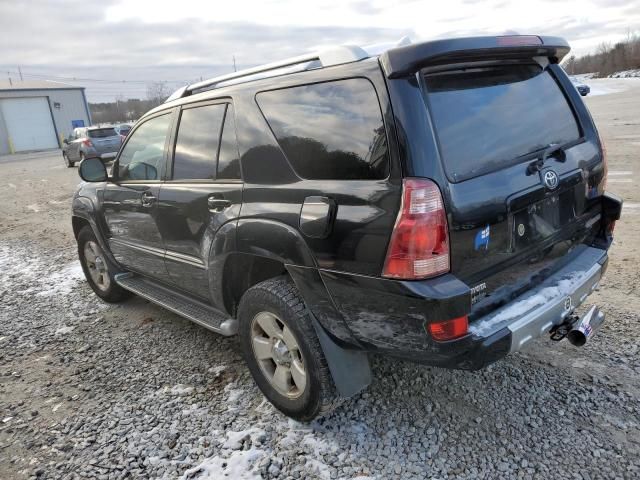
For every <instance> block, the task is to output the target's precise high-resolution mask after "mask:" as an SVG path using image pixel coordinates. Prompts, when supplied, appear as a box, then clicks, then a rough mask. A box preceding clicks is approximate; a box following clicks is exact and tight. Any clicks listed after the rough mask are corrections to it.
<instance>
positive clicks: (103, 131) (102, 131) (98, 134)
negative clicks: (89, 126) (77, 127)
mask: <svg viewBox="0 0 640 480" xmlns="http://www.w3.org/2000/svg"><path fill="white" fill-rule="evenodd" d="M115 135H117V133H116V131H115V130H114V129H113V128H96V129H94V130H89V137H91V138H105V137H113V136H115Z"/></svg>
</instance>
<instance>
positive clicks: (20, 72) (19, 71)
mask: <svg viewBox="0 0 640 480" xmlns="http://www.w3.org/2000/svg"><path fill="white" fill-rule="evenodd" d="M18 73H19V74H20V81H21V82H24V80H23V78H22V70H20V65H18Z"/></svg>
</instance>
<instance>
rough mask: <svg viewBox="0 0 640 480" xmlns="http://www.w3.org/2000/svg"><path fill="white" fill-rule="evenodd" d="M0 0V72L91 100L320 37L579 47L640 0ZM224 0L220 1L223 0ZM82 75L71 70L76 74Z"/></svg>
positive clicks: (277, 53) (602, 34)
mask: <svg viewBox="0 0 640 480" xmlns="http://www.w3.org/2000/svg"><path fill="white" fill-rule="evenodd" d="M164 3H165V2H161V1H159V0H149V1H146V0H144V1H142V0H140V1H131V0H130V1H122V0H60V1H54V0H0V74H1V76H2V77H3V78H6V77H7V76H11V78H12V79H14V80H16V79H18V78H19V76H18V73H17V72H18V66H20V68H21V70H22V73H23V76H24V78H25V80H26V79H40V78H45V77H46V78H49V79H58V80H60V81H66V82H67V83H72V84H78V85H82V86H85V87H86V88H87V96H88V98H89V101H90V102H91V101H109V100H113V99H114V98H115V97H116V96H118V95H122V96H124V97H125V98H144V97H145V96H146V83H147V82H151V81H156V80H162V81H167V82H169V83H170V87H171V88H174V87H178V86H180V85H182V84H184V83H188V82H189V81H194V80H198V79H199V78H200V77H204V78H207V77H210V76H214V75H217V74H221V73H227V72H230V71H232V69H233V67H232V59H233V56H234V55H235V57H236V62H237V64H238V67H240V68H242V67H245V66H253V65H256V64H260V63H265V62H269V61H274V60H278V59H280V58H285V57H288V56H292V55H297V54H300V53H304V52H306V51H309V50H311V49H314V48H317V47H319V46H325V45H335V44H356V45H366V44H371V43H379V42H385V41H394V40H398V39H400V38H401V37H403V36H405V35H408V36H409V37H410V38H411V40H412V41H414V42H416V41H421V40H428V39H433V38H442V37H449V36H466V35H483V34H496V33H498V34H499V33H505V32H518V33H522V34H529V33H531V34H547V35H559V36H563V37H565V38H567V40H569V43H570V44H571V46H572V47H573V53H574V54H577V55H582V54H585V53H589V52H590V51H593V50H595V48H596V46H597V45H598V44H599V43H601V42H604V41H608V42H615V41H616V40H619V39H621V38H623V37H624V36H625V35H626V33H627V32H628V31H636V32H638V33H640V0H579V1H573V0H565V1H535V0H529V1H502V0H446V1H437V2H436V1H426V0H421V1H412V0H391V1H377V0H374V1H362V0H354V1H349V0H320V1H315V2H304V1H293V0H285V1H273V0H254V1H247V0H231V1H215V0H179V1H175V0H173V1H171V2H166V5H164ZM216 5H218V6H216ZM74 78H75V79H76V80H75V81H73V80H72V79H74Z"/></svg>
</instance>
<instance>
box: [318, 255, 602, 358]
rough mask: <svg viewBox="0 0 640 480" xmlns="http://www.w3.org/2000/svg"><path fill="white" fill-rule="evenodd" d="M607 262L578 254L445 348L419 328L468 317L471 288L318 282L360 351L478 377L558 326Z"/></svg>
mask: <svg viewBox="0 0 640 480" xmlns="http://www.w3.org/2000/svg"><path fill="white" fill-rule="evenodd" d="M607 259H608V256H607V251H606V250H603V249H600V248H594V247H588V246H584V245H583V246H580V247H578V248H576V250H575V251H574V252H573V253H572V254H571V255H570V259H568V261H567V262H566V263H565V264H564V265H563V267H562V268H560V269H559V270H557V271H556V272H555V273H554V274H552V275H550V276H549V277H547V279H546V280H545V281H543V282H542V283H540V284H538V285H537V286H536V287H534V288H532V289H530V290H528V291H526V292H525V293H524V294H522V295H521V296H519V297H517V298H515V299H513V300H512V301H511V302H509V303H508V304H507V305H504V306H503V307H501V308H498V309H496V310H494V311H493V312H491V313H490V314H488V315H485V316H484V317H481V318H478V319H477V320H475V321H474V322H473V323H472V324H471V325H470V327H469V334H468V335H466V336H465V337H463V338H460V339H456V340H451V341H448V342H436V341H434V340H432V339H431V338H430V337H429V336H428V335H427V333H426V329H425V327H426V324H427V323H429V322H431V321H434V320H442V319H448V318H455V317H456V316H459V315H464V314H468V313H469V310H470V305H471V297H470V292H469V288H468V287H467V286H466V285H465V284H463V283H462V282H460V281H458V280H455V279H454V277H452V276H450V275H445V276H444V277H440V279H441V280H443V281H441V282H439V283H438V284H436V285H433V280H430V281H425V282H399V281H392V280H385V279H372V278H369V277H366V278H362V277H354V276H348V278H347V277H345V276H343V275H337V274H335V273H329V272H321V275H322V277H323V280H324V282H325V285H326V286H327V288H328V289H329V292H330V294H331V296H332V298H333V301H334V302H335V304H336V306H337V308H338V310H339V311H341V312H342V314H343V317H344V318H345V321H346V324H347V326H348V328H349V329H350V330H351V333H352V335H353V336H354V337H355V338H356V339H357V340H358V342H359V343H361V344H362V345H363V347H364V348H365V349H367V350H369V351H374V352H378V353H382V354H385V355H389V356H393V357H397V358H402V359H406V360H410V361H413V362H417V363H424V364H428V365H435V366H440V367H445V368H458V369H464V370H477V369H480V368H483V367H485V366H486V365H488V364H490V363H493V362H495V361H497V360H499V359H501V358H503V357H505V356H506V355H508V354H509V353H511V352H514V351H517V350H519V349H521V348H523V347H524V346H525V345H527V344H528V343H529V342H531V341H532V340H534V339H535V338H538V337H540V336H541V335H543V334H545V333H546V332H548V331H549V330H550V329H551V328H552V327H553V326H554V325H559V324H561V323H563V321H564V320H565V319H566V317H568V316H569V315H571V314H572V313H573V311H574V310H575V308H577V307H578V306H579V305H581V304H582V303H583V302H584V301H585V299H586V298H587V297H588V296H589V294H591V293H592V292H593V291H594V290H595V289H596V288H597V286H598V283H599V281H600V278H601V277H602V275H603V273H604V271H605V269H606V265H607ZM447 277H450V278H447ZM427 287H428V288H427ZM351 305H353V306H354V309H351V308H350V306H351ZM356 308H357V309H358V311H355V309H356Z"/></svg>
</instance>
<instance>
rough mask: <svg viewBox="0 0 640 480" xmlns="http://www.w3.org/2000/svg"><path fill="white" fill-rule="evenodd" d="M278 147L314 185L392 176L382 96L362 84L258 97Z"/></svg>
mask: <svg viewBox="0 0 640 480" xmlns="http://www.w3.org/2000/svg"><path fill="white" fill-rule="evenodd" d="M257 101H258V104H259V105H260V109H261V110H262V113H263V114H264V116H265V118H266V119H267V122H268V123H269V126H270V127H271V129H272V130H273V133H274V134H275V136H276V138H277V140H278V143H279V144H280V147H282V150H283V151H284V153H285V155H286V156H287V158H288V159H289V162H290V163H291V165H292V166H293V168H294V169H295V170H296V172H297V173H298V175H300V176H301V177H303V178H307V179H313V180H370V179H382V178H386V177H387V175H388V171H389V161H388V157H387V139H386V134H385V128H384V123H383V121H382V113H381V111H380V104H379V103H378V96H377V95H376V91H375V89H374V88H373V85H372V84H371V82H369V81H368V80H365V79H364V78H351V79H347V80H339V81H333V82H326V83H316V84H313V85H303V86H299V87H292V88H287V89H283V90H272V91H269V92H262V93H259V94H258V95H257Z"/></svg>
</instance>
